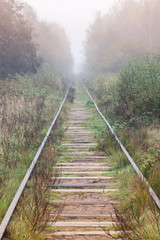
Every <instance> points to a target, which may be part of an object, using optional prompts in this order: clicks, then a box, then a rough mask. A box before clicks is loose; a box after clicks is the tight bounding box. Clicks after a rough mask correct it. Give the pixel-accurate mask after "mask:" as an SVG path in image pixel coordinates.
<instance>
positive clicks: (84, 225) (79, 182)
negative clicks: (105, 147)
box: [47, 93, 118, 240]
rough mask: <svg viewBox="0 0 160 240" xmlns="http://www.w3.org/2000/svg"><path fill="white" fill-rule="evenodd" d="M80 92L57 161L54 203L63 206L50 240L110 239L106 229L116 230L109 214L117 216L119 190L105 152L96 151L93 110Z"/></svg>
mask: <svg viewBox="0 0 160 240" xmlns="http://www.w3.org/2000/svg"><path fill="white" fill-rule="evenodd" d="M80 95H81V94H80V93H77V94H76V98H75V101H74V104H73V105H72V107H71V109H70V110H69V112H68V120H67V122H66V123H65V128H66V129H67V131H66V133H65V137H64V139H63V142H62V146H64V147H65V153H64V156H63V155H62V157H61V158H60V159H59V160H58V163H57V169H58V170H60V174H61V175H60V176H59V179H60V183H59V184H58V185H57V186H56V187H58V189H55V186H54V188H53V189H52V191H54V192H56V193H57V194H58V197H59V200H53V201H52V203H53V204H57V205H59V206H63V211H62V213H61V214H60V216H59V220H58V221H57V222H56V223H54V224H53V225H52V224H51V227H52V226H53V228H54V231H55V232H54V231H52V230H50V232H48V238H47V239H57V240H60V239H63V240H65V239H76V240H79V239H93V240H94V239H99V237H101V239H106V240H109V239H110V238H109V237H108V236H107V234H106V230H111V232H112V233H115V232H114V229H113V224H114V222H113V220H112V219H111V215H110V214H111V213H112V215H114V210H113V207H112V204H117V203H118V201H115V199H114V193H115V192H117V191H118V189H117V187H116V186H115V179H114V173H112V172H110V165H109V163H107V161H106V156H105V154H104V153H103V152H97V151H96V150H95V148H96V146H97V144H96V141H95V132H94V129H93V128H92V127H88V126H89V123H90V118H91V117H92V116H91V112H90V111H89V110H88V109H86V107H85V106H86V101H85V100H84V101H83V100H82V98H81V97H79V96H80ZM59 179H58V180H59ZM53 216H54V215H53ZM104 229H105V230H104Z"/></svg>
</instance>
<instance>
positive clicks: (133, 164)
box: [84, 86, 160, 209]
mask: <svg viewBox="0 0 160 240" xmlns="http://www.w3.org/2000/svg"><path fill="white" fill-rule="evenodd" d="M84 89H85V91H86V92H87V94H88V96H89V97H90V99H91V100H92V102H93V104H94V106H95V108H96V109H97V111H98V113H99V115H100V116H101V117H102V118H103V120H104V121H105V123H106V124H107V126H108V128H109V130H110V131H111V133H112V134H113V135H114V137H115V139H116V141H117V143H118V144H119V146H120V147H121V149H122V151H123V152H124V154H125V155H126V157H127V158H128V160H129V162H130V163H131V165H132V167H133V168H134V170H135V172H136V173H137V174H138V176H139V177H140V179H141V180H142V181H143V182H144V183H145V184H146V185H147V186H148V188H149V193H150V195H151V197H152V198H153V200H154V201H155V203H156V204H157V206H158V208H159V209H160V199H159V198H158V196H157V195H156V193H155V191H154V190H153V188H152V187H151V186H150V185H149V183H148V181H147V180H146V178H145V177H144V176H143V174H142V172H141V171H140V169H139V168H138V166H137V165H136V163H135V162H134V160H133V159H132V157H131V156H130V154H129V153H128V151H127V150H126V148H125V147H124V145H123V144H122V143H121V141H120V140H119V138H118V137H117V135H116V133H115V132H114V130H113V128H112V127H111V125H110V124H109V122H108V121H107V119H106V118H105V116H104V115H103V114H102V113H101V111H100V110H99V108H98V106H97V104H96V103H95V101H94V99H93V98H92V96H91V95H90V93H89V91H88V90H87V88H86V87H85V86H84Z"/></svg>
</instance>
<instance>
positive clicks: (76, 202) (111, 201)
mask: <svg viewBox="0 0 160 240" xmlns="http://www.w3.org/2000/svg"><path fill="white" fill-rule="evenodd" d="M50 202H51V203H54V204H62V205H103V206H105V205H107V204H117V203H120V202H121V201H116V200H94V201H93V200H92V201H85V200H84V201H64V200H51V201H50Z"/></svg>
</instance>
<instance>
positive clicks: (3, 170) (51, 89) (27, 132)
mask: <svg viewBox="0 0 160 240" xmlns="http://www.w3.org/2000/svg"><path fill="white" fill-rule="evenodd" d="M0 84H1V90H0V91H1V93H0V106H1V108H0V110H1V114H0V116H1V118H0V135H1V136H0V137H1V138H0V139H1V141H0V185H1V193H0V197H1V198H0V219H2V218H3V216H4V214H5V212H6V209H7V207H8V205H9V204H10V201H11V200H12V198H13V196H14V194H15V192H16V190H17V188H18V186H19V184H20V182H21V180H22V178H23V176H24V174H25V172H26V170H27V168H28V166H29V164H30V162H31V160H32V159H33V156H34V154H35V152H36V151H37V149H38V147H39V145H40V143H41V141H42V139H43V137H44V135H45V134H46V132H47V129H48V127H49V125H50V124H51V121H52V119H53V118H54V115H55V113H56V111H57V109H58V106H59V105H60V103H61V101H62V99H63V97H64V90H65V89H64V84H63V82H62V80H61V79H60V78H58V77H56V76H54V75H53V74H49V73H48V74H47V73H43V74H42V73H39V74H37V75H34V76H32V77H20V76H17V79H16V80H15V79H13V80H8V81H7V80H6V81H1V82H0Z"/></svg>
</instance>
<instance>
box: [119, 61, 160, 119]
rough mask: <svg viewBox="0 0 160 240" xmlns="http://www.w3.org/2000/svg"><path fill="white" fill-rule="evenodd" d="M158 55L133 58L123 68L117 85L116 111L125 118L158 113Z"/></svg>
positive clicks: (159, 63)
mask: <svg viewBox="0 0 160 240" xmlns="http://www.w3.org/2000/svg"><path fill="white" fill-rule="evenodd" d="M159 91H160V57H159V56H158V57H153V58H145V59H144V60H143V61H142V60H141V61H139V60H134V61H133V62H132V63H130V64H129V65H128V67H126V68H125V69H123V70H122V71H121V73H120V76H119V83H118V87H117V96H118V97H117V101H118V112H119V114H120V115H122V114H123V115H124V116H125V118H129V119H131V118H133V117H135V116H142V114H144V115H148V113H149V115H150V113H152V114H153V115H154V116H156V117H157V116H159V114H160V108H159V106H160V95H159Z"/></svg>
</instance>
